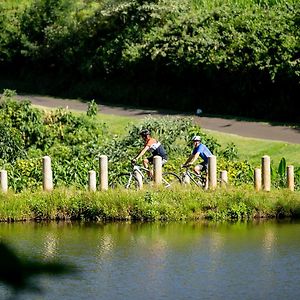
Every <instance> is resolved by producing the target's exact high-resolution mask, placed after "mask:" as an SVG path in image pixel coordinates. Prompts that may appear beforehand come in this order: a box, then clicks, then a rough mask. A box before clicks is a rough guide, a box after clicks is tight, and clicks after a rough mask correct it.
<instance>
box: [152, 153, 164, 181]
mask: <svg viewBox="0 0 300 300" xmlns="http://www.w3.org/2000/svg"><path fill="white" fill-rule="evenodd" d="M153 171H154V173H153V177H154V184H155V185H160V184H161V183H162V158H161V156H158V155H156V156H154V158H153Z"/></svg>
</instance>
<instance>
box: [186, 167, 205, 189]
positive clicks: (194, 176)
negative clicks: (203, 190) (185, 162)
mask: <svg viewBox="0 0 300 300" xmlns="http://www.w3.org/2000/svg"><path fill="white" fill-rule="evenodd" d="M186 176H187V177H188V178H189V179H190V180H191V181H192V182H193V183H194V184H195V185H197V186H199V187H204V186H205V181H206V178H203V176H202V174H200V175H198V174H195V173H192V172H191V171H190V170H189V169H187V168H186V170H185V171H184V172H183V174H182V182H184V179H185V177H186ZM197 179H198V180H197ZM199 180H200V183H199Z"/></svg>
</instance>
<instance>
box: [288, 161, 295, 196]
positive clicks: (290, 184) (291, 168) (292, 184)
mask: <svg viewBox="0 0 300 300" xmlns="http://www.w3.org/2000/svg"><path fill="white" fill-rule="evenodd" d="M287 188H288V189H289V190H291V191H292V192H293V191H294V190H295V179H294V166H287Z"/></svg>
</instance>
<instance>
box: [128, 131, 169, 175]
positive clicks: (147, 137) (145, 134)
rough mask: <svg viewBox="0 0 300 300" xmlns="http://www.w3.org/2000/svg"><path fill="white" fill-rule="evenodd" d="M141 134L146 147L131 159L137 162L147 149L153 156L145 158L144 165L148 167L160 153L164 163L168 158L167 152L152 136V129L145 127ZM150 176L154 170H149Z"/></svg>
mask: <svg viewBox="0 0 300 300" xmlns="http://www.w3.org/2000/svg"><path fill="white" fill-rule="evenodd" d="M140 136H141V137H142V139H143V140H144V142H145V144H144V148H143V149H142V150H141V151H140V152H139V154H138V155H137V156H136V157H135V158H134V159H132V160H131V162H132V163H134V164H135V163H136V161H137V160H138V159H139V158H141V157H142V156H143V155H144V154H145V153H146V152H147V151H149V152H150V153H151V156H149V157H147V158H144V159H143V166H144V167H145V168H147V169H148V165H149V164H153V158H154V156H156V155H158V156H161V158H162V165H164V164H165V163H166V162H167V160H168V156H167V153H166V150H165V149H164V147H163V146H162V144H161V143H160V142H159V141H157V140H156V139H154V138H152V137H151V134H150V131H149V130H148V129H143V130H142V131H141V132H140ZM149 176H150V177H152V176H153V172H152V170H150V171H149Z"/></svg>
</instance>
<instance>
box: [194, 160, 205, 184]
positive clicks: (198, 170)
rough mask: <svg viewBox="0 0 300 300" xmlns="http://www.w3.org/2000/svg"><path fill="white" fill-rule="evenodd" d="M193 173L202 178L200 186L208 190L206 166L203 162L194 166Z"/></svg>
mask: <svg viewBox="0 0 300 300" xmlns="http://www.w3.org/2000/svg"><path fill="white" fill-rule="evenodd" d="M194 172H195V173H196V174H197V175H199V176H201V177H202V178H203V182H202V183H201V185H202V186H203V187H204V188H205V189H207V188H208V165H207V164H206V163H205V162H204V161H203V162H201V163H200V164H199V165H196V166H195V168H194Z"/></svg>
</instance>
